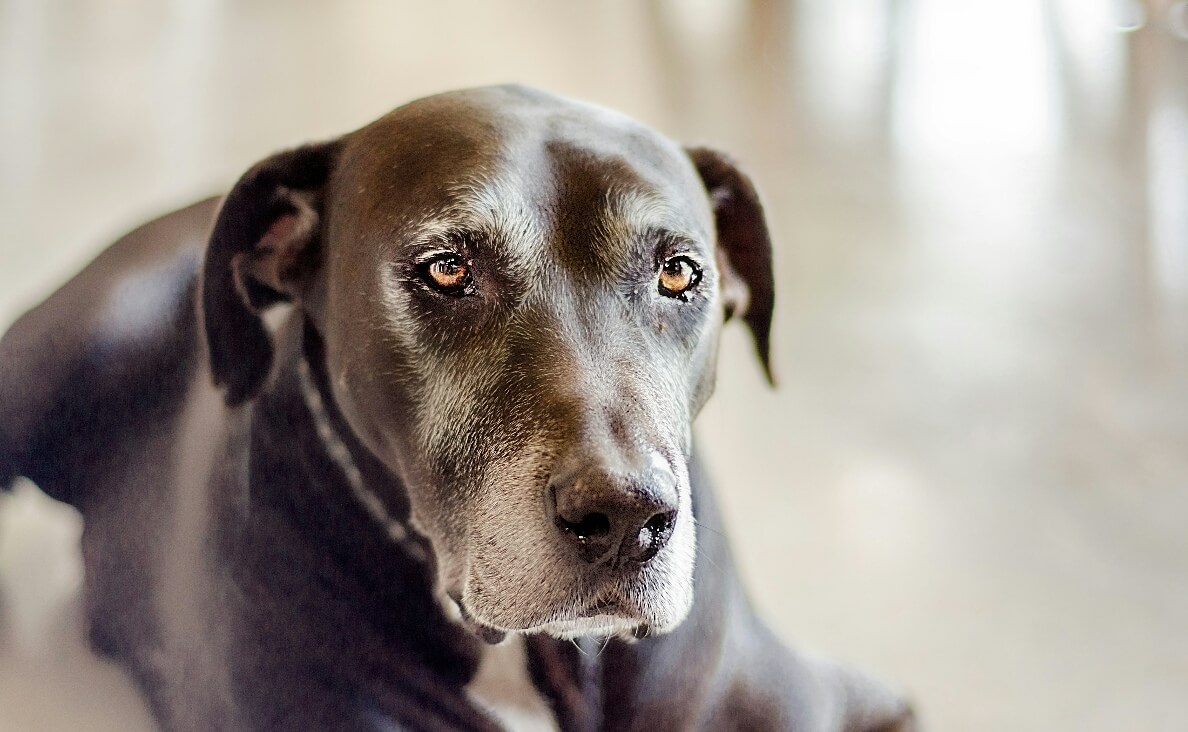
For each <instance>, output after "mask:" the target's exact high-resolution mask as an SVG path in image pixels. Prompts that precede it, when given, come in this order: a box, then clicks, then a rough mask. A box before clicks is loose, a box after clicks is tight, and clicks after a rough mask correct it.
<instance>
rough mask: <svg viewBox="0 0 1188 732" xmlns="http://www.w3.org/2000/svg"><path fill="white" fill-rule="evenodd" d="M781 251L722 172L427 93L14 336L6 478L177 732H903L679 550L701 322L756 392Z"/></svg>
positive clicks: (597, 130)
mask: <svg viewBox="0 0 1188 732" xmlns="http://www.w3.org/2000/svg"><path fill="white" fill-rule="evenodd" d="M212 221H213V225H212ZM770 258H771V251H770V243H769V239H768V233H767V229H766V225H765V223H764V219H763V212H762V208H761V206H760V203H759V200H758V198H757V196H756V193H755V190H754V188H753V187H752V185H751V183H750V181H749V180H748V179H747V178H746V176H744V175H743V174H742V173H741V172H740V171H739V170H738V169H737V168H736V167H735V166H734V165H733V164H732V163H731V162H730V161H729V160H728V159H727V158H726V157H725V156H723V155H721V154H719V153H717V152H714V151H712V150H708V149H702V148H698V149H685V148H682V147H680V146H678V145H677V144H674V143H673V142H671V141H670V140H668V139H667V138H665V137H663V136H661V135H659V134H658V133H656V132H654V131H652V130H650V129H648V128H646V127H644V126H642V125H640V124H638V123H636V122H633V121H631V120H629V119H627V118H625V117H622V116H620V115H618V114H614V113H612V112H609V111H606V110H604V109H601V108H597V107H593V106H589V105H585V104H581V103H577V102H574V101H570V100H566V99H561V98H558V97H555V96H552V95H549V94H546V93H543V92H539V91H535V90H532V89H527V88H523V87H496V88H483V89H473V90H466V91H460V92H453V93H448V94H443V95H439V96H434V97H430V98H426V99H422V100H419V101H416V102H413V103H411V104H408V105H406V106H403V107H401V108H399V109H397V110H395V111H393V112H392V113H390V114H388V115H386V116H385V117H383V118H381V119H379V120H378V121H376V122H374V123H372V124H370V125H368V126H366V127H364V128H362V129H360V130H358V131H356V132H353V133H350V134H348V135H345V136H343V137H341V138H339V139H336V140H332V141H329V142H325V143H321V144H314V145H308V146H305V147H301V148H298V149H295V150H290V151H287V152H282V153H280V154H277V155H275V156H273V157H270V158H268V159H266V160H264V161H262V162H260V163H259V164H257V165H256V166H255V167H253V168H252V169H251V170H249V171H248V172H247V173H246V174H245V175H244V176H243V177H242V178H241V179H240V180H239V182H238V183H237V184H236V185H235V187H234V188H233V189H232V190H231V192H230V193H229V194H228V195H227V196H226V197H224V198H222V199H212V200H208V201H203V202H201V203H198V204H195V205H193V206H191V207H189V208H186V209H183V210H180V211H177V212H175V213H172V214H169V215H167V216H165V217H163V218H160V219H157V220H156V221H153V222H151V223H149V224H147V225H145V226H144V227H142V228H140V229H138V230H137V231H135V232H133V233H131V234H129V235H128V236H126V237H125V238H123V239H121V240H120V241H118V242H117V243H116V244H114V245H113V246H112V247H111V248H109V249H108V250H107V251H105V252H104V253H103V254H101V255H100V256H99V257H98V258H97V259H96V260H95V261H94V262H93V263H92V264H91V265H89V266H88V267H87V268H86V269H85V270H84V271H83V272H82V273H80V274H79V275H78V276H76V277H75V278H74V279H72V280H71V281H70V282H68V283H67V284H66V285H65V286H64V287H63V288H62V289H61V290H60V291H58V292H57V293H56V294H54V295H53V296H51V297H50V298H49V299H48V300H47V301H46V302H45V303H43V304H42V305H40V306H39V307H37V308H36V309H34V310H33V311H31V312H30V313H28V314H27V315H25V316H24V317H23V318H22V319H21V320H19V321H18V322H17V323H16V324H15V325H14V326H13V327H12V328H11V330H10V331H9V332H8V333H7V334H6V335H5V336H4V338H3V340H2V341H0V486H3V485H8V484H10V483H11V480H12V479H13V478H15V477H16V476H18V475H19V476H27V477H28V478H30V479H31V480H33V481H34V482H35V483H36V484H37V485H38V486H39V487H40V488H41V489H42V490H44V491H45V492H46V493H48V494H49V495H50V496H53V497H54V498H57V499H59V500H62V501H67V502H69V503H70V504H72V505H74V506H76V507H77V508H78V509H79V510H80V511H81V512H82V515H83V517H84V531H83V537H82V551H83V557H84V561H85V568H86V575H85V576H86V580H85V602H86V608H87V617H88V620H89V627H90V638H91V642H92V644H93V646H94V647H95V649H96V650H97V651H99V652H101V653H104V654H108V655H110V656H112V657H114V658H115V659H117V660H118V661H119V662H120V663H122V664H123V665H125V666H126V667H127V668H128V670H129V671H130V672H131V673H132V674H133V676H134V677H135V680H136V682H137V683H138V685H139V686H140V688H141V689H142V691H143V693H144V694H145V696H146V698H147V700H148V701H149V703H150V704H151V706H152V709H153V711H154V713H155V715H156V717H157V719H158V721H159V722H160V724H161V726H162V727H163V728H165V729H170V730H215V729H218V730H223V729H226V730H239V729H245V730H249V729H250V730H289V729H293V730H363V729H376V730H395V729H401V730H403V729H408V730H446V729H463V730H495V729H504V728H512V729H521V728H523V729H528V728H541V729H562V730H648V731H649V732H653V731H655V730H677V729H680V730H684V729H707V730H728V729H738V730H766V729H780V730H797V731H804V732H809V731H821V732H824V731H827V730H828V731H835V730H836V731H838V732H841V731H846V732H858V731H871V732H873V731H875V730H881V731H884V732H890V731H891V730H907V729H909V728H910V727H911V725H912V721H911V719H912V715H911V712H910V710H909V708H908V707H907V705H906V704H905V703H904V702H903V701H902V700H901V699H900V698H899V697H898V696H897V695H895V694H894V693H892V692H891V691H889V690H887V689H886V688H884V687H883V686H881V685H879V684H878V683H876V682H874V681H871V680H869V679H867V678H866V677H864V676H862V675H860V674H857V673H854V672H850V671H847V670H845V669H843V668H841V667H839V666H836V665H833V664H830V663H827V662H824V661H820V660H815V659H809V658H807V657H805V656H803V655H801V654H797V653H794V652H792V651H789V650H787V649H785V648H784V647H783V646H781V645H780V643H779V642H778V641H777V640H776V639H775V638H774V636H773V635H772V634H771V632H770V631H769V630H767V628H766V627H765V626H764V625H763V624H762V623H761V622H760V621H759V620H758V619H757V618H756V617H755V615H754V613H753V612H752V610H751V609H750V607H749V606H748V603H747V600H746V598H745V596H744V593H743V591H742V589H741V587H740V584H739V581H738V578H737V577H736V573H735V571H734V566H733V563H732V560H731V557H730V553H729V549H728V547H727V545H726V543H725V541H724V539H722V538H721V537H720V536H717V535H713V534H711V535H705V534H704V533H702V534H701V535H700V536H699V535H698V530H697V529H698V523H699V522H704V523H707V524H709V525H719V524H720V521H719V517H718V515H717V512H716V507H715V505H714V501H713V497H712V495H711V493H710V489H709V487H708V485H707V481H706V478H705V476H704V474H703V472H702V470H701V469H700V468H699V466H698V463H697V460H696V457H695V451H694V445H693V441H692V437H691V426H692V423H693V420H694V417H695V416H696V415H697V413H698V411H699V410H700V409H701V407H702V406H703V405H704V404H705V402H706V400H707V399H708V398H709V397H710V394H711V392H712V391H713V385H714V368H715V367H714V364H715V357H716V351H717V345H718V334H719V329H720V327H721V325H722V324H723V323H724V322H725V321H727V320H730V319H731V318H740V319H741V320H742V321H743V322H744V323H745V324H746V325H747V327H748V328H749V329H750V331H751V333H752V334H753V336H754V340H755V344H756V346H757V350H758V355H759V357H760V359H761V361H762V363H763V365H764V367H765V368H766V367H767V358H768V331H769V327H770V322H771V315H772V305H773V297H774V293H773V283H772V272H771V262H770ZM695 547H696V548H695Z"/></svg>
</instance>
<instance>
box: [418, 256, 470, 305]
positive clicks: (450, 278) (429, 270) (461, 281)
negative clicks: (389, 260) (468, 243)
mask: <svg viewBox="0 0 1188 732" xmlns="http://www.w3.org/2000/svg"><path fill="white" fill-rule="evenodd" d="M418 269H419V270H420V273H421V279H423V280H425V284H427V285H429V286H430V287H432V288H433V289H435V290H437V291H438V292H441V293H443V294H446V295H453V296H455V297H459V296H461V295H466V294H469V293H470V290H471V289H472V284H473V282H472V280H471V278H470V265H469V264H467V263H466V260H464V259H462V257H460V256H458V255H457V254H454V253H453V252H442V253H440V254H436V255H434V256H432V257H430V258H429V259H426V260H424V261H423V262H421V263H420V265H419V267H418Z"/></svg>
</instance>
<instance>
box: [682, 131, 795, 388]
mask: <svg viewBox="0 0 1188 732" xmlns="http://www.w3.org/2000/svg"><path fill="white" fill-rule="evenodd" d="M686 152H688V154H689V157H690V158H691V159H692V160H693V165H694V167H696V168H697V172H698V173H699V174H700V175H701V180H702V182H703V183H704V184H705V190H706V192H707V193H708V194H709V200H710V206H711V208H712V209H713V212H714V225H715V227H716V228H717V233H718V246H717V252H718V263H719V268H720V270H721V271H722V296H723V299H724V300H725V307H726V318H727V320H729V319H730V318H732V317H734V316H736V315H741V316H742V319H743V321H744V322H745V323H746V324H747V327H748V328H750V330H751V336H752V337H753V338H754V340H755V350H756V351H757V352H758V354H759V361H760V362H761V363H762V364H763V373H764V374H765V375H766V376H767V381H768V383H770V384H772V385H773V386H774V385H775V378H774V376H773V375H772V370H771V353H770V350H771V316H772V310H773V308H774V307H775V283H774V281H773V277H772V272H771V237H770V236H769V235H768V233H767V221H766V220H765V219H764V218H763V204H761V203H760V202H759V194H758V193H757V192H756V191H755V186H754V185H753V184H752V183H751V179H750V178H748V177H747V176H746V175H744V174H743V173H742V171H740V170H739V169H738V168H737V167H736V166H735V165H734V163H733V162H732V161H731V160H730V159H729V158H728V157H726V155H725V154H723V153H720V152H718V151H717V150H711V149H709V148H705V147H694V148H688V149H687V150H686Z"/></svg>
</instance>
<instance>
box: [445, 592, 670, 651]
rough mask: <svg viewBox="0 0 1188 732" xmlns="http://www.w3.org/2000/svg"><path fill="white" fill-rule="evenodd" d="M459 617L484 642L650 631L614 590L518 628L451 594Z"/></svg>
mask: <svg viewBox="0 0 1188 732" xmlns="http://www.w3.org/2000/svg"><path fill="white" fill-rule="evenodd" d="M453 600H454V603H455V604H456V607H457V609H458V613H459V620H460V622H461V623H462V624H463V625H464V626H466V628H467V629H468V630H470V632H472V633H474V635H476V636H478V637H479V638H480V639H482V640H483V641H486V642H487V643H491V644H496V643H500V642H502V641H503V640H504V638H506V637H507V635H508V634H523V635H530V634H534V633H544V634H546V635H551V636H553V637H555V638H561V639H566V640H568V639H572V638H580V637H583V636H591V637H611V636H621V637H631V638H643V637H646V636H647V635H648V634H649V633H650V632H651V623H650V622H649V621H648V620H647V619H646V618H645V617H644V616H643V613H641V612H640V611H639V610H638V609H637V608H636V607H635V604H634V603H632V602H631V601H629V600H627V599H626V598H623V597H620V596H618V595H616V594H614V593H604V594H603V595H600V596H599V597H597V598H596V599H595V600H593V601H592V602H588V603H586V604H585V605H584V606H582V607H581V609H579V610H577V611H575V612H570V613H564V614H558V615H557V616H556V617H553V618H551V619H549V620H547V621H545V622H542V623H538V624H535V625H529V626H526V627H522V628H503V627H498V626H496V625H493V624H491V623H489V622H487V621H485V620H483V619H481V618H479V617H477V616H476V614H475V613H474V612H472V611H471V610H470V609H469V608H468V607H467V605H466V602H465V601H464V600H463V599H462V598H460V597H457V598H453Z"/></svg>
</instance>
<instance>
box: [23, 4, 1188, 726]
mask: <svg viewBox="0 0 1188 732" xmlns="http://www.w3.org/2000/svg"><path fill="white" fill-rule="evenodd" d="M1186 7H1188V3H1185V2H1173V1H1171V0H1149V1H1148V2H1145V3H1144V2H1137V1H1135V2H1122V1H1121V0H1119V1H1116V2H1114V1H1110V0H995V1H994V2H974V1H973V0H965V1H963V0H820V1H819V2H810V1H808V0H804V1H801V2H793V1H789V2H777V1H776V0H751V1H745V0H649V1H643V0H601V1H598V2H586V3H567V2H555V1H549V0H516V1H511V2H499V3H494V2H478V1H475V2H440V1H439V2H392V1H388V0H374V1H372V2H364V1H354V0H350V1H345V2H329V1H326V2H317V1H315V0H249V1H247V2H230V1H229V0H206V1H204V0H170V1H165V2H162V1H161V0H0V224H2V226H0V328H2V327H4V326H7V325H8V324H9V323H10V322H11V321H12V320H14V319H15V318H16V317H17V316H18V315H19V314H20V313H21V312H23V310H24V309H26V308H28V307H30V306H32V305H34V304H35V303H36V302H37V301H38V300H39V299H40V298H41V297H43V296H45V295H46V294H48V293H49V292H50V291H51V290H52V289H53V288H55V287H56V286H58V285H59V284H60V283H62V282H63V281H65V280H66V279H67V278H68V277H70V275H71V274H73V273H74V272H75V271H77V270H78V269H79V268H80V267H81V266H82V265H83V264H84V263H85V262H87V261H88V260H89V259H90V258H91V257H92V256H94V255H95V254H96V253H97V252H98V251H99V250H100V249H101V248H102V247H103V246H104V245H105V244H107V243H108V242H110V241H111V240H113V239H114V238H115V237H116V236H118V235H119V234H121V233H122V232H123V231H125V230H127V229H129V228H131V227H133V226H135V225H136V224H138V223H139V222H141V221H143V220H145V219H146V218H148V217H151V216H154V215H156V214H159V213H162V212H164V211H166V210H169V209H170V208H173V207H177V206H180V205H182V204H185V203H188V202H190V201H192V200H194V199H197V198H199V197H201V196H205V195H207V194H208V193H211V192H215V191H220V190H225V189H226V188H227V187H228V186H229V185H230V184H231V183H232V182H233V181H234V179H235V178H236V177H237V176H238V174H239V173H240V172H242V171H243V170H244V169H245V168H246V167H248V166H249V165H250V164H251V163H252V162H254V161H255V160H257V159H259V158H261V157H263V156H264V155H266V154H268V153H269V152H272V151H274V150H277V149H279V148H282V147H286V146H290V145H293V144H296V143H300V142H303V141H307V140H314V139H318V138H323V137H329V136H333V135H336V134H339V133H341V132H344V131H346V130H350V129H352V128H355V127H357V126H360V125H362V124H364V123H366V122H368V121H370V120H371V119H373V118H375V117H377V116H379V115H380V114H382V113H383V112H385V111H387V110H388V109H390V108H392V107H394V106H396V105H398V104H400V103H403V102H405V101H408V100H411V99H413V98H416V97H418V96H422V95H425V94H429V93H433V92H437V91H442V90H446V89H450V88H456V87H463V86H471V85H478V84H486V83H493V82H504V81H520V82H526V83H529V84H534V85H538V86H542V87H545V88H547V89H550V90H553V91H556V92H559V93H562V94H567V95H571V96H575V97H580V98H583V99H587V100H590V101H594V102H597V103H600V104H604V105H606V106H610V107H614V108H617V109H619V110H622V111H624V112H626V113H628V114H630V115H633V116H635V117H637V118H639V119H641V120H643V121H645V122H647V123H649V124H651V125H653V126H655V127H657V128H659V129H660V130H662V131H664V132H666V133H668V134H670V135H671V136H673V137H675V138H677V139H680V140H684V141H688V142H700V143H710V144H713V145H716V146H719V147H721V148H723V149H726V150H729V151H731V152H732V153H733V154H734V155H735V156H737V158H738V159H739V160H740V161H741V162H742V164H743V165H744V167H745V168H746V169H747V170H749V171H750V172H751V173H752V175H753V177H754V178H755V180H756V182H757V184H758V186H759V188H760V189H761V191H762V193H763V194H764V196H765V200H766V204H767V208H768V212H769V215H770V223H771V227H772V229H773V233H774V239H775V242H776V244H777V252H776V266H777V269H778V290H777V291H778V295H779V305H778V314H777V319H776V334H775V342H776V367H777V370H778V374H779V378H780V387H779V389H778V390H775V391H771V390H769V389H767V388H766V387H765V385H764V384H763V382H762V381H761V379H760V373H759V370H758V368H757V367H756V365H755V364H754V363H753V362H752V360H751V357H750V346H749V344H748V343H747V342H746V338H745V334H744V333H743V332H742V329H740V328H731V329H729V333H728V335H727V336H726V341H725V343H724V345H723V366H722V369H721V377H720V383H719V388H718V393H717V396H716V397H715V399H714V401H712V402H711V405H710V406H709V407H708V408H707V409H706V411H705V412H704V413H703V415H702V417H701V419H700V421H699V426H698V429H699V431H700V438H701V443H702V445H703V447H704V449H705V451H706V453H707V457H708V461H709V464H710V467H711V469H712V471H713V472H714V473H715V474H716V476H717V483H718V492H719V496H720V498H721V500H722V501H723V503H724V504H725V506H724V508H725V512H726V518H725V525H724V526H722V527H715V528H720V529H722V530H726V531H728V532H729V533H730V534H731V536H732V537H733V541H734V543H735V546H736V549H737V553H738V558H739V561H740V565H741V567H742V570H743V572H744V573H745V575H746V579H747V582H748V585H749V587H750V589H751V592H752V595H753V597H754V600H755V602H756V603H757V604H758V606H759V607H760V608H761V610H762V611H763V612H764V613H765V614H766V616H767V617H768V618H769V619H770V620H771V623H772V624H773V626H774V627H775V628H776V629H777V631H778V632H779V634H780V635H781V636H782V637H784V638H785V639H787V640H788V641H789V642H791V643H794V644H796V645H798V646H799V647H802V648H807V649H810V650H815V651H820V652H824V653H827V654H829V655H833V656H837V657H840V658H843V659H845V660H847V661H850V662H854V663H857V664H861V665H863V666H865V667H867V668H869V669H871V670H873V671H875V672H877V673H879V674H881V675H883V676H885V677H887V678H889V679H892V680H894V681H896V682H898V683H899V684H901V685H902V686H903V687H904V688H905V689H907V690H908V691H909V692H910V693H911V694H912V696H913V697H915V698H916V699H917V700H918V704H919V706H920V708H921V710H922V712H923V716H924V718H925V720H926V722H927V723H928V726H929V728H930V729H933V730H962V731H966V732H970V731H977V730H1078V731H1080V732H1085V731H1095V730H1126V731H1130V730H1145V731H1146V730H1168V731H1171V730H1183V729H1186V726H1185V725H1188V722H1186V721H1185V720H1188V530H1186V529H1185V520H1186V517H1188V9H1186ZM78 531H79V523H78V519H77V516H76V515H75V514H74V513H73V512H72V511H71V510H70V509H68V508H66V507H64V506H61V505H57V504H54V503H52V502H51V501H49V500H48V499H45V498H44V497H42V496H40V494H38V493H37V492H36V491H35V490H34V489H33V487H32V486H30V485H28V484H23V485H20V486H19V490H18V491H17V492H16V493H15V494H14V495H11V496H7V497H3V498H0V729H3V730H64V729H87V730H149V729H151V728H152V725H151V721H150V718H149V717H148V715H147V713H146V711H145V709H144V707H143V706H142V705H141V703H140V702H139V700H138V697H137V696H136V694H135V692H134V690H133V689H132V687H131V685H130V683H129V682H128V680H127V679H126V677H125V676H124V675H123V674H122V672H120V671H119V670H118V669H117V668H115V667H114V666H111V665H110V664H107V663H106V662H104V661H101V660H99V659H97V658H95V657H93V656H92V655H91V654H90V653H89V651H88V650H87V649H86V646H85V644H84V643H83V640H82V639H83V631H82V624H81V623H82V621H81V616H80V609H79V598H78V590H79V583H80V581H81V569H80V561H79V558H78V550H77V537H78Z"/></svg>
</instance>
